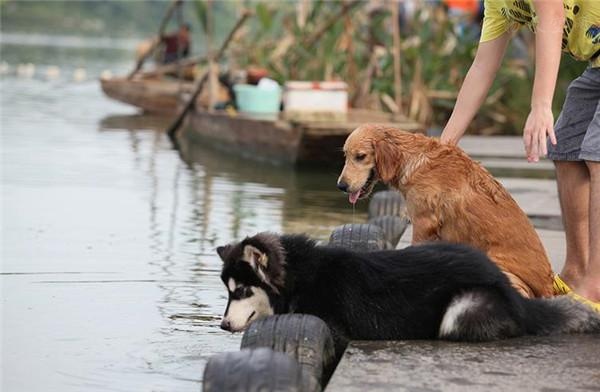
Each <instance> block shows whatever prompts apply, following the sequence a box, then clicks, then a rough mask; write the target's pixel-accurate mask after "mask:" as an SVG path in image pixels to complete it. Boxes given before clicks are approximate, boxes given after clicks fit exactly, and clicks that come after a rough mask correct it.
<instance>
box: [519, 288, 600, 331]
mask: <svg viewBox="0 0 600 392" xmlns="http://www.w3.org/2000/svg"><path fill="white" fill-rule="evenodd" d="M524 310H525V315H526V317H525V323H526V329H527V331H528V333H530V334H534V335H552V334H559V333H600V313H599V312H597V311H595V310H593V309H592V308H591V307H589V306H587V305H585V304H582V303H581V302H577V301H575V300H574V299H572V298H571V297H569V296H567V295H563V296H559V297H554V298H543V299H541V298H540V299H530V300H526V302H525V309H524Z"/></svg>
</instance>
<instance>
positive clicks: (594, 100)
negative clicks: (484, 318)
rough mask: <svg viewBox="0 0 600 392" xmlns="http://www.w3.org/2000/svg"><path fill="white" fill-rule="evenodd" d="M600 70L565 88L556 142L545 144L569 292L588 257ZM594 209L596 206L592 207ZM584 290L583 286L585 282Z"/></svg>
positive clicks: (599, 131)
mask: <svg viewBox="0 0 600 392" xmlns="http://www.w3.org/2000/svg"><path fill="white" fill-rule="evenodd" d="M599 101H600V69H595V68H588V69H586V70H585V71H584V72H583V74H582V75H581V76H580V77H578V78H577V79H575V80H574V81H573V82H571V84H570V85H569V88H568V90H567V96H566V98H565V102H564V105H563V108H562V111H561V113H560V116H559V118H558V120H557V121H556V125H555V127H554V128H555V133H556V138H557V144H556V145H552V144H551V143H550V142H548V158H549V159H551V160H553V161H554V164H555V167H556V182H557V186H558V196H559V201H560V207H561V212H562V217H563V223H564V228H565V236H566V242H567V251H566V258H565V265H564V267H563V269H562V272H561V273H560V277H561V278H562V280H564V281H565V282H566V283H567V284H568V285H569V286H570V288H571V289H573V288H575V287H583V286H582V280H583V278H584V277H585V276H586V275H587V269H588V264H589V257H591V254H590V228H591V227H590V225H591V224H594V223H595V222H596V221H595V222H592V221H590V201H591V200H597V199H593V196H591V193H590V180H591V178H590V169H589V168H588V166H587V165H586V161H599V160H600V159H599V158H598V156H599V154H600V128H598V126H599V125H600V112H599V110H600V105H599V104H598V102H599ZM594 205H595V204H594ZM586 286H587V284H586Z"/></svg>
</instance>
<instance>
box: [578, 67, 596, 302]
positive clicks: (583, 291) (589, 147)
mask: <svg viewBox="0 0 600 392" xmlns="http://www.w3.org/2000/svg"><path fill="white" fill-rule="evenodd" d="M596 76H597V79H596V80H597V82H598V83H597V85H596V86H597V87H598V89H599V90H600V69H598V70H597V73H596ZM579 158H581V159H583V160H584V161H585V164H586V165H587V168H588V171H589V173H590V193H589V218H588V219H589V223H588V226H589V251H588V255H589V259H588V265H587V268H586V271H585V275H584V276H583V277H582V279H581V280H580V281H579V282H578V283H577V284H576V285H575V287H574V288H573V289H574V291H575V292H576V293H577V294H579V295H581V296H583V297H585V298H587V299H589V300H591V301H594V302H600V98H598V99H597V104H596V111H595V113H594V118H593V119H592V121H591V122H590V125H589V126H588V128H587V132H586V134H585V137H584V139H583V142H582V144H581V153H580V154H579Z"/></svg>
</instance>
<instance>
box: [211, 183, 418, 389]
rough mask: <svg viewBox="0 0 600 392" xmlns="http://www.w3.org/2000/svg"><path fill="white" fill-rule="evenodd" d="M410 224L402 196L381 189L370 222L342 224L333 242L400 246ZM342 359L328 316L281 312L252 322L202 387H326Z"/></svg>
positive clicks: (218, 358) (216, 361) (357, 247)
mask: <svg viewBox="0 0 600 392" xmlns="http://www.w3.org/2000/svg"><path fill="white" fill-rule="evenodd" d="M408 223H409V222H408V219H407V217H406V211H405V203H404V199H403V198H402V196H401V195H400V194H399V193H397V192H394V191H382V192H378V193H376V194H375V195H374V196H373V197H372V199H371V202H370V203H369V220H368V223H360V224H346V225H342V226H338V227H336V228H335V229H334V230H333V231H332V233H331V236H330V237H329V245H331V246H341V247H346V248H350V249H354V250H361V251H365V250H382V249H394V248H395V247H396V246H397V244H398V242H399V240H400V238H401V236H402V234H403V233H404V231H405V230H406V228H407V226H408ZM338 351H339V350H338ZM340 359H341V358H340V355H336V347H335V345H334V339H333V337H332V334H331V331H330V330H329V327H328V326H327V324H325V322H324V321H323V320H321V319H319V318H318V317H315V316H311V315H307V314H283V315H275V316H270V317H267V318H263V319H260V320H256V321H254V322H253V323H252V324H250V326H249V327H248V328H247V329H246V331H245V332H244V336H243V337H242V343H241V350H240V351H237V352H229V353H223V354H218V355H215V356H213V357H211V358H210V359H209V361H208V363H207V365H206V368H205V369H204V378H203V384H202V386H203V390H204V391H205V392H216V391H240V392H241V391H244V392H250V391H307V392H313V391H321V390H322V389H323V388H324V387H325V386H326V385H327V382H328V381H329V378H330V377H331V375H332V374H333V371H334V370H335V366H336V365H337V362H338V361H339V360H340Z"/></svg>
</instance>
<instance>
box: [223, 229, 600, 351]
mask: <svg viewBox="0 0 600 392" xmlns="http://www.w3.org/2000/svg"><path fill="white" fill-rule="evenodd" d="M217 252H218V254H219V256H220V257H221V259H222V260H223V270H222V273H221V279H222V280H223V283H225V286H226V287H227V290H228V292H229V301H228V303H227V308H226V309H225V315H224V317H223V322H222V324H221V327H222V328H223V329H225V330H228V331H232V332H235V331H241V330H243V329H245V328H246V327H247V326H248V324H249V323H250V322H251V321H253V320H255V319H258V318H260V317H265V316H268V315H271V314H278V313H307V314H312V315H315V316H318V317H320V318H321V319H323V320H324V321H325V322H326V323H327V324H328V325H329V326H330V328H331V329H332V332H333V334H334V337H336V338H337V339H338V341H339V340H340V339H341V340H347V339H358V340H380V339H381V340H388V339H389V340H397V339H433V338H440V339H449V340H469V341H483V340H493V339H502V338H508V337H513V336H520V335H525V334H533V335H547V334H555V333H600V314H598V313H595V312H594V311H593V310H591V309H590V308H588V307H586V306H585V305H582V304H580V303H577V302H575V301H573V300H571V299H570V298H569V297H556V298H551V299H525V298H523V297H521V296H520V295H519V294H518V293H517V292H516V291H515V289H514V288H512V286H511V285H510V284H509V282H508V280H507V278H506V277H505V275H504V274H503V273H501V272H500V270H499V269H498V267H497V266H496V265H495V264H493V263H492V262H491V261H490V260H489V259H488V258H487V257H486V256H485V255H484V254H483V253H481V252H479V251H477V250H475V249H472V248H470V247H467V246H463V245H455V244H445V243H431V244H426V245H421V246H413V247H409V248H406V249H402V250H388V251H375V252H355V251H351V250H347V249H343V248H334V247H327V246H317V245H316V243H315V242H314V241H312V240H310V239H309V238H308V237H306V236H302V235H282V236H279V235H276V234H272V233H260V234H257V235H255V236H254V237H248V238H246V239H244V240H243V241H242V242H239V243H233V244H230V245H226V246H222V247H219V248H218V249H217Z"/></svg>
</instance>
